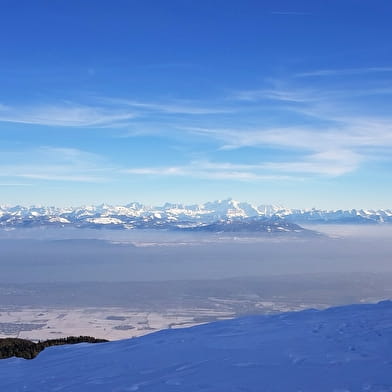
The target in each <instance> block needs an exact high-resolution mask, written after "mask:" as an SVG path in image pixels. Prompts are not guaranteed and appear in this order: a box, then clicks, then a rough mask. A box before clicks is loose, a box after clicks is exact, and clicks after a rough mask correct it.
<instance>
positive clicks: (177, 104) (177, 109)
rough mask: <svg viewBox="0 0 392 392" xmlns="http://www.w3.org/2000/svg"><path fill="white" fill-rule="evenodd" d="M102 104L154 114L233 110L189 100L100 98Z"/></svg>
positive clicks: (193, 113)
mask: <svg viewBox="0 0 392 392" xmlns="http://www.w3.org/2000/svg"><path fill="white" fill-rule="evenodd" d="M101 101H102V102H106V103H109V104H111V105H117V106H120V107H128V108H132V109H134V110H138V111H139V113H140V112H156V113H166V114H185V115H208V114H220V113H230V112H232V111H233V108H225V107H221V105H217V104H209V105H208V106H207V105H205V104H204V105H203V104H202V103H200V102H194V101H190V100H179V99H169V100H161V101H158V102H156V101H154V102H146V101H138V100H132V99H123V98H108V97H106V98H101ZM140 114H141V113H140Z"/></svg>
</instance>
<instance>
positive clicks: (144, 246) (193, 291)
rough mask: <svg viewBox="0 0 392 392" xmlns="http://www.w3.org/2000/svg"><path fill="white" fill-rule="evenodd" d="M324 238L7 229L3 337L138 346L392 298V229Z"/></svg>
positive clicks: (1, 288)
mask: <svg viewBox="0 0 392 392" xmlns="http://www.w3.org/2000/svg"><path fill="white" fill-rule="evenodd" d="M307 228H308V229H310V230H312V232H313V231H315V232H318V233H320V232H322V235H318V236H310V237H307V236H305V237H297V236H294V237H291V236H289V237H286V236H284V237H282V236H280V235H277V236H267V237H265V236H264V235H260V234H259V233H230V232H229V233H227V232H220V233H195V232H192V233H184V232H173V231H161V230H150V231H149V230H125V231H123V230H95V229H94V230H89V229H74V228H68V229H67V228H48V227H43V228H42V227H41V228H32V229H16V230H12V231H8V230H2V231H0V246H1V249H2V274H1V276H0V304H1V306H0V314H1V321H0V337H11V336H13V337H24V338H29V339H34V340H38V339H45V338H57V337H64V336H69V335H81V334H82V335H92V336H95V337H99V338H106V339H120V338H126V337H130V336H140V335H144V334H147V333H151V332H153V331H156V330H159V329H164V328H178V327H184V326H191V325H195V324H199V323H204V322H208V321H213V320H218V319H226V318H232V317H235V316H238V315H244V314H258V313H271V312H272V313H275V312H282V311H287V310H301V309H306V308H309V307H312V308H325V307H328V306H330V305H340V304H349V303H358V302H376V301H378V300H381V299H385V298H390V296H391V289H390V281H391V279H392V265H391V259H390V255H391V254H392V243H391V241H390V239H391V235H392V227H391V226H389V225H381V226H380V225H366V226H358V225H356V226H348V225H337V226H333V225H321V226H313V225H312V226H307Z"/></svg>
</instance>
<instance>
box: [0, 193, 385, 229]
mask: <svg viewBox="0 0 392 392" xmlns="http://www.w3.org/2000/svg"><path fill="white" fill-rule="evenodd" d="M251 218H252V219H256V218H257V219H267V218H268V219H281V220H282V221H283V220H284V221H285V222H290V223H293V224H297V225H298V224H382V223H392V209H378V210H365V209H350V210H322V209H315V208H312V209H291V208H286V207H282V206H279V205H263V204H262V205H259V206H255V205H253V204H250V203H246V202H239V201H236V200H233V199H226V200H217V201H214V202H207V203H204V204H191V205H184V204H174V203H165V204H163V205H162V206H147V205H144V204H141V203H138V202H131V203H128V204H126V205H109V204H100V205H97V206H94V205H91V206H82V207H64V208H61V207H45V206H30V207H24V206H4V205H3V206H1V205H0V228H1V227H3V228H7V227H33V226H75V227H90V228H94V227H95V228H100V227H110V228H123V229H136V228H139V229H149V228H165V229H170V228H171V227H175V228H177V229H178V228H182V227H183V228H184V227H197V226H204V225H210V224H214V223H216V222H221V221H232V220H237V221H245V220H246V219H251Z"/></svg>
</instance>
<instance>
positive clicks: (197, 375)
mask: <svg viewBox="0 0 392 392" xmlns="http://www.w3.org/2000/svg"><path fill="white" fill-rule="evenodd" d="M391 320H392V303H391V302H389V301H386V302H381V303H379V304H372V305H371V304H367V305H352V306H345V307H339V308H330V309H327V310H324V311H317V310H306V311H303V312H295V313H285V314H277V315H269V316H250V317H244V318H239V319H234V320H226V321H220V322H216V323H211V324H207V325H201V326H197V327H192V328H184V329H177V330H165V331H160V332H157V333H154V334H150V335H147V336H143V337H140V338H134V339H129V340H123V341H116V342H110V343H103V344H95V345H89V344H80V345H76V346H61V347H51V348H49V349H46V350H45V351H44V352H42V353H41V354H40V355H39V356H38V357H37V358H36V359H34V360H30V361H28V360H24V359H17V358H11V359H8V360H2V361H0V390H1V391H7V392H19V391H29V392H53V391H64V392H65V391H67V392H68V391H72V392H90V391H91V392H92V391H94V392H109V391H111V392H125V391H128V392H130V391H140V392H142V391H145V392H166V391H181V392H185V391H186V392H196V391H197V392H207V391H209V392H234V391H248V392H294V391H295V392H299V391H301V392H390V391H392V350H391V347H392V321H391Z"/></svg>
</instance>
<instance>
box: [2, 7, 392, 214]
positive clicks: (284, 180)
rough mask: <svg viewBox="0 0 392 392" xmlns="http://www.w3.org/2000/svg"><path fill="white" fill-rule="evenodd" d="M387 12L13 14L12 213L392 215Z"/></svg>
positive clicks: (6, 11)
mask: <svg viewBox="0 0 392 392" xmlns="http://www.w3.org/2000/svg"><path fill="white" fill-rule="evenodd" d="M391 18H392V3H391V2H390V1H388V0H385V1H382V0H373V1H368V0H362V1H358V0H355V1H351V0H330V1H314V0H312V1H310V0H309V1H303V0H298V1H295V2H293V1H281V0H276V1H261V0H258V1H251V0H242V1H234V0H222V1H221V0H208V1H207V0H198V1H190V0H167V1H160V0H155V1H150V0H144V1H136V0H135V1H133V0H115V1H108V0H101V1H96V0H84V1H77V0H53V1H49V0H46V1H44V0H35V1H30V0H19V1H15V0H1V13H0V34H1V37H2V39H1V40H0V204H9V205H16V204H22V205H31V204H40V205H57V206H77V205H83V204H99V203H103V202H105V203H109V204H126V203H129V202H132V201H139V202H143V203H146V204H156V205H158V204H163V203H164V202H182V203H201V202H206V201H209V200H216V199H224V198H227V197H232V198H235V199H239V200H241V201H248V202H252V203H255V204H280V205H284V206H287V207H296V208H312V207H316V208H327V209H332V208H374V209H377V208H391V207H392V202H391V197H390V195H391V194H392V170H391V168H392V154H391V153H392V113H391V108H392V40H391V37H392V24H391V23H390V21H391Z"/></svg>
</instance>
